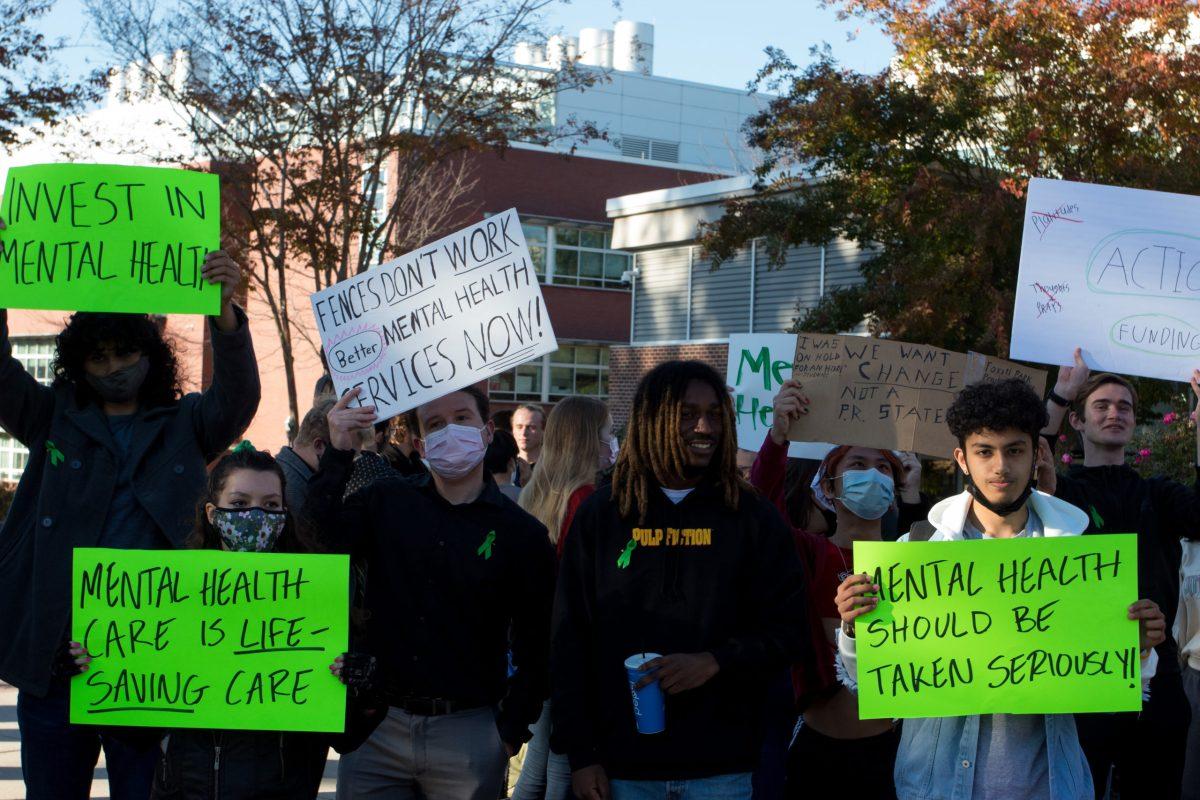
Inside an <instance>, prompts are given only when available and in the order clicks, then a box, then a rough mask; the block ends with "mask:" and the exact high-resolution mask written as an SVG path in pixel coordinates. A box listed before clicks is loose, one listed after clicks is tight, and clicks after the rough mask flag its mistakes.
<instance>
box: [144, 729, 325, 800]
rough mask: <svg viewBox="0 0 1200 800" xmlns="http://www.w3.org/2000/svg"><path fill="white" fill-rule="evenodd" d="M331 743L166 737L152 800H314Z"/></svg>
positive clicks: (258, 736) (265, 735)
mask: <svg viewBox="0 0 1200 800" xmlns="http://www.w3.org/2000/svg"><path fill="white" fill-rule="evenodd" d="M326 739H327V737H324V736H323V735H322V734H312V733H280V732H275V731H206V730H175V731H171V732H170V734H168V735H167V736H165V737H164V738H163V741H162V746H161V750H162V752H161V756H160V758H159V760H158V767H157V769H156V770H155V773H154V790H153V793H152V795H151V796H152V797H153V798H154V800H213V798H220V800H306V799H307V800H310V799H311V798H315V797H316V796H317V793H318V791H320V788H321V776H322V774H323V773H324V771H325V756H326V754H327V752H328V743H327V741H326Z"/></svg>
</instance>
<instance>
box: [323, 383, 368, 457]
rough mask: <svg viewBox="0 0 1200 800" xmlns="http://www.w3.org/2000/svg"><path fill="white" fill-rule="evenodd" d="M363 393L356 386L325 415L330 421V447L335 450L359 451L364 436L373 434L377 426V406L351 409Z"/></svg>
mask: <svg viewBox="0 0 1200 800" xmlns="http://www.w3.org/2000/svg"><path fill="white" fill-rule="evenodd" d="M361 393H362V387H360V386H355V387H354V388H353V389H351V390H350V391H348V392H346V393H345V394H344V395H342V397H341V399H340V400H338V401H337V404H336V405H334V407H333V408H331V409H329V413H328V414H326V415H325V418H326V419H327V420H329V445H330V446H331V447H333V448H334V449H335V450H358V449H359V448H360V447H362V443H363V439H364V436H366V435H367V434H368V433H371V426H372V425H374V424H375V406H362V407H355V408H351V407H350V404H351V403H352V402H354V400H355V399H356V398H357V397H358V396H359V394H361Z"/></svg>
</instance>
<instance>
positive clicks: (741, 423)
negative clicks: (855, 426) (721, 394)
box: [725, 333, 833, 459]
mask: <svg viewBox="0 0 1200 800" xmlns="http://www.w3.org/2000/svg"><path fill="white" fill-rule="evenodd" d="M795 356H796V334H794V333H735V334H732V335H731V336H730V337H729V357H728V361H727V363H726V367H725V383H726V384H727V385H728V386H730V387H732V388H733V412H734V415H735V416H736V418H737V442H738V447H740V448H741V449H743V450H751V451H753V452H755V453H757V452H758V450H759V448H760V447H762V443H763V437H765V436H766V435H767V431H769V430H771V414H772V406H771V400H772V398H774V397H775V395H776V394H778V393H779V387H780V386H781V385H782V384H783V382H784V381H786V380H787V379H788V378H790V377H792V359H793V358H795ZM832 449H833V445H831V444H825V443H823V442H790V443H789V444H788V455H789V456H790V457H792V458H817V459H819V458H824V457H825V454H826V453H828V452H829V451H830V450H832Z"/></svg>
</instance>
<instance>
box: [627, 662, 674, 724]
mask: <svg viewBox="0 0 1200 800" xmlns="http://www.w3.org/2000/svg"><path fill="white" fill-rule="evenodd" d="M656 658H660V656H659V654H658V653H638V654H637V655H632V656H630V657H629V658H627V659H625V675H626V676H627V677H628V678H629V693H630V694H631V695H633V718H634V719H635V720H636V721H637V729H638V733H662V732H663V731H665V730H666V729H667V706H666V703H665V702H664V700H663V693H662V687H660V686H659V685H658V680H657V679H655V681H654V682H653V683H648V684H646V685H645V686H643V687H642V688H640V689H635V688H633V687H635V686H637V682H638V681H640V680H641V679H642V678H644V677H645V676H646V675H647V673H646V672H643V671H642V669H641V667H642V664H645V663H646V662H647V661H653V660H654V659H656ZM649 674H653V673H652V672H651V673H649Z"/></svg>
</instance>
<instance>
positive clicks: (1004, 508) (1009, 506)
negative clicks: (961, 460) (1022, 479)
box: [967, 473, 1037, 517]
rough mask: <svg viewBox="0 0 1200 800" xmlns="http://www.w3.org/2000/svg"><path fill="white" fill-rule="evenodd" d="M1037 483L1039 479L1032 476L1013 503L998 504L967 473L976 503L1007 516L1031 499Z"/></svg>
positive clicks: (970, 490)
mask: <svg viewBox="0 0 1200 800" xmlns="http://www.w3.org/2000/svg"><path fill="white" fill-rule="evenodd" d="M1036 483H1037V481H1036V480H1035V479H1034V478H1030V479H1029V483H1028V484H1026V486H1025V489H1024V490H1022V492H1021V494H1020V496H1018V497H1017V499H1016V500H1013V501H1012V502H1011V503H1005V504H1004V505H997V504H996V503H993V502H992V501H991V500H988V499H987V498H986V497H984V496H983V492H982V491H981V490H980V488H979V487H978V486H976V485H975V481H974V480H973V479H972V478H971V475H970V473H967V491H968V492H970V493H971V497H973V498H975V502H976V503H979V505H981V506H983V507H984V508H986V509H987V510H988V511H990V512H992V513H993V514H997V515H999V516H1001V517H1007V516H1008V515H1009V514H1011V513H1013V512H1014V511H1017V510H1019V509H1020V508H1021V506H1023V505H1025V501H1026V500H1028V499H1029V495H1031V494H1033V488H1034V486H1035V485H1036Z"/></svg>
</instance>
